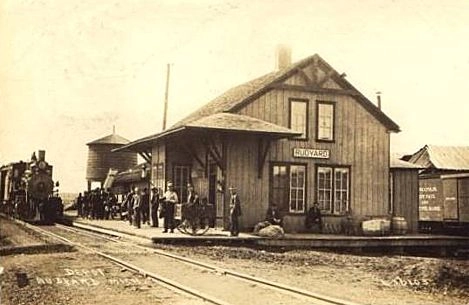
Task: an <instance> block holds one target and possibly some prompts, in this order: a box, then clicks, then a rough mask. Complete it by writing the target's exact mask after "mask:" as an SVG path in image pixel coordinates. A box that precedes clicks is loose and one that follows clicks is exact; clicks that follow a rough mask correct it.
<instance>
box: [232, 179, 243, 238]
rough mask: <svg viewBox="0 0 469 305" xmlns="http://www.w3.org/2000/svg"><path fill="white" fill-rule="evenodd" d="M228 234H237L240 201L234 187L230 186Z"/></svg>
mask: <svg viewBox="0 0 469 305" xmlns="http://www.w3.org/2000/svg"><path fill="white" fill-rule="evenodd" d="M229 190H230V195H231V197H230V235H231V236H238V234H239V219H238V218H239V217H240V216H241V215H242V213H241V201H240V200H239V196H238V192H237V190H236V188H235V187H233V186H232V187H230V188H229Z"/></svg>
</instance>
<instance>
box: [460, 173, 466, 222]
mask: <svg viewBox="0 0 469 305" xmlns="http://www.w3.org/2000/svg"><path fill="white" fill-rule="evenodd" d="M458 203H459V221H461V222H469V178H461V179H458Z"/></svg>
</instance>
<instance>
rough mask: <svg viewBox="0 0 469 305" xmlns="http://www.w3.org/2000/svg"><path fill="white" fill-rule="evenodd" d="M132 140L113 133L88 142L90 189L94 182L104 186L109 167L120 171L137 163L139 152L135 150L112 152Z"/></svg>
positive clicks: (87, 172) (87, 176)
mask: <svg viewBox="0 0 469 305" xmlns="http://www.w3.org/2000/svg"><path fill="white" fill-rule="evenodd" d="M129 142H130V141H129V140H127V139H125V138H123V137H121V136H119V135H117V134H116V133H115V129H114V130H113V133H112V134H110V135H108V136H105V137H103V138H100V139H97V140H94V141H92V142H89V143H87V144H86V145H88V162H87V167H86V180H87V181H88V190H90V189H91V184H92V183H93V182H98V183H100V186H101V187H102V185H103V183H104V180H106V176H107V174H108V172H109V169H111V168H112V169H114V170H118V171H119V172H120V171H124V170H127V169H129V168H132V167H134V166H136V165H137V153H134V152H112V150H113V149H115V148H119V147H121V146H123V145H125V144H128V143H129Z"/></svg>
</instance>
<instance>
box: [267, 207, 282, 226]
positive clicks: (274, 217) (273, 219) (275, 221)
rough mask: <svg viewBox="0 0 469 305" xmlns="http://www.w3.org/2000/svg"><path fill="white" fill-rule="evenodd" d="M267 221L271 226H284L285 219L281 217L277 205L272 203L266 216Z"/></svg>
mask: <svg viewBox="0 0 469 305" xmlns="http://www.w3.org/2000/svg"><path fill="white" fill-rule="evenodd" d="M265 221H268V222H269V223H270V224H271V225H276V226H281V227H282V226H283V218H282V216H280V211H279V210H278V207H277V204H275V203H272V205H271V206H269V208H268V209H267V212H266V215H265Z"/></svg>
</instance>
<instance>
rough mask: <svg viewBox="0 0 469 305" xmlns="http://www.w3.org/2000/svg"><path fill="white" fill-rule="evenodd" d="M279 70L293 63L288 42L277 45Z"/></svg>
mask: <svg viewBox="0 0 469 305" xmlns="http://www.w3.org/2000/svg"><path fill="white" fill-rule="evenodd" d="M276 55H277V56H276V57H277V67H276V68H277V70H282V69H284V68H286V67H288V66H290V65H291V49H290V47H289V46H288V45H286V44H280V45H278V46H277V51H276Z"/></svg>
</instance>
